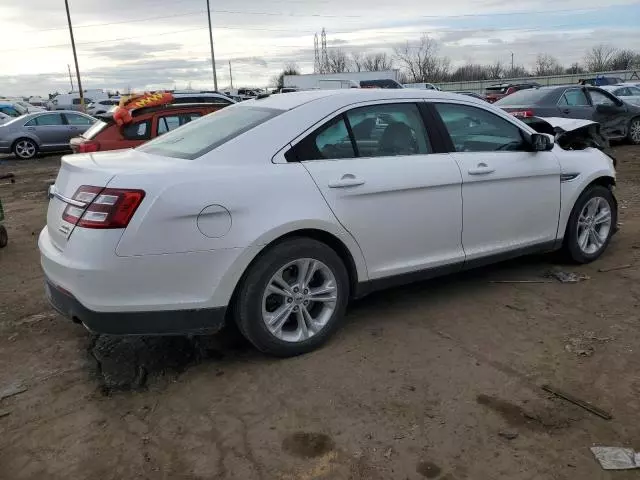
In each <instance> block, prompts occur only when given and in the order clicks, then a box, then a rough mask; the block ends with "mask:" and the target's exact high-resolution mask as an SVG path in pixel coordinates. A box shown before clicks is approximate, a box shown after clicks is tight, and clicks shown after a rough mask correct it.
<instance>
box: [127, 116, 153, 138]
mask: <svg viewBox="0 0 640 480" xmlns="http://www.w3.org/2000/svg"><path fill="white" fill-rule="evenodd" d="M122 136H123V137H124V138H125V139H126V140H148V139H149V138H150V137H151V120H145V121H144V122H136V123H130V124H129V125H126V126H124V127H122Z"/></svg>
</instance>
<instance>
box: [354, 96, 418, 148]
mask: <svg viewBox="0 0 640 480" xmlns="http://www.w3.org/2000/svg"><path fill="white" fill-rule="evenodd" d="M347 118H348V119H349V125H350V126H351V131H352V132H353V138H354V139H355V143H356V148H357V154H358V156H359V157H388V156H396V155H424V154H427V153H430V152H431V146H430V144H429V140H428V138H427V132H426V130H425V128H424V124H423V123H422V118H421V116H420V111H419V110H418V107H417V106H416V105H415V104H413V103H398V104H384V105H374V106H370V107H362V108H356V109H353V110H349V111H348V112H347Z"/></svg>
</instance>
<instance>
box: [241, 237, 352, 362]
mask: <svg viewBox="0 0 640 480" xmlns="http://www.w3.org/2000/svg"><path fill="white" fill-rule="evenodd" d="M348 298H349V276H348V273H347V270H346V268H345V265H344V263H343V262H342V260H341V259H340V257H339V256H338V255H337V254H336V252H335V251H334V250H333V249H331V248H330V247H328V246H327V245H325V244H324V243H321V242H318V241H316V240H313V239H309V238H292V239H289V240H285V241H284V242H282V243H279V244H277V245H275V246H274V247H272V248H270V249H269V250H267V251H266V252H264V253H263V254H262V255H261V256H260V258H259V259H258V260H257V261H256V262H255V263H254V264H253V265H252V266H251V268H250V270H249V271H248V272H247V275H246V277H245V279H244V282H243V284H242V286H241V289H240V291H239V294H238V296H237V303H236V305H235V307H236V308H235V314H236V321H237V323H238V326H239V328H240V331H241V332H242V333H243V334H244V336H245V337H247V339H248V340H249V341H250V342H251V343H253V345H255V346H256V348H258V349H259V350H261V351H262V352H265V353H268V354H271V355H276V356H280V357H290V356H294V355H300V354H303V353H307V352H309V351H311V350H314V349H315V348H317V347H319V346H320V345H321V344H322V343H324V342H325V341H326V340H327V339H328V338H329V337H330V336H331V335H332V334H333V333H334V332H335V330H336V329H337V328H338V326H339V323H340V321H341V319H342V318H343V316H344V312H345V309H346V306H347V302H348Z"/></svg>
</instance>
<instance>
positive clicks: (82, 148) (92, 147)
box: [76, 140, 100, 153]
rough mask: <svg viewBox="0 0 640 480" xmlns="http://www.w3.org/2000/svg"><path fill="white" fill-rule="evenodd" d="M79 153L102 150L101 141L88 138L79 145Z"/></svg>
mask: <svg viewBox="0 0 640 480" xmlns="http://www.w3.org/2000/svg"><path fill="white" fill-rule="evenodd" d="M76 148H77V150H78V151H77V153H91V152H97V151H98V150H100V143H98V142H96V141H95V140H86V141H84V142H82V143H79V144H78V145H77V147H76Z"/></svg>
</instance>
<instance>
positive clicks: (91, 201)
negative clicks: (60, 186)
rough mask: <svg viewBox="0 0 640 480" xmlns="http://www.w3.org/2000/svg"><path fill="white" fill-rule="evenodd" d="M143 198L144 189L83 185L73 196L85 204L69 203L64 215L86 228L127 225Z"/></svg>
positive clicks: (65, 219)
mask: <svg viewBox="0 0 640 480" xmlns="http://www.w3.org/2000/svg"><path fill="white" fill-rule="evenodd" d="M143 198H144V191H142V190H128V189H121V188H103V187H94V186H91V185H82V186H81V187H80V188H78V190H77V191H76V193H75V195H74V196H73V200H76V201H78V202H82V203H84V204H86V206H84V207H81V206H75V205H70V204H69V205H67V208H65V209H64V212H63V213H62V219H63V220H64V221H66V222H69V223H72V224H74V225H76V226H78V227H84V228H125V227H126V226H127V225H129V221H130V220H131V218H132V217H133V214H134V213H135V212H136V209H137V208H138V206H140V203H142V199H143Z"/></svg>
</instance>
